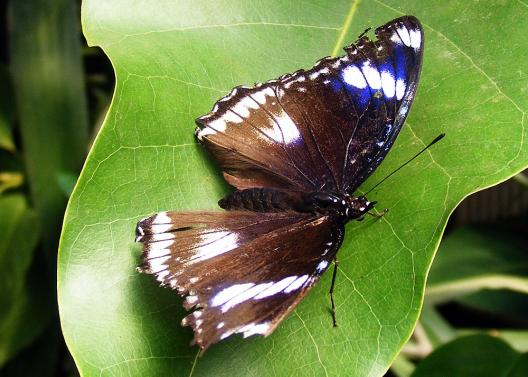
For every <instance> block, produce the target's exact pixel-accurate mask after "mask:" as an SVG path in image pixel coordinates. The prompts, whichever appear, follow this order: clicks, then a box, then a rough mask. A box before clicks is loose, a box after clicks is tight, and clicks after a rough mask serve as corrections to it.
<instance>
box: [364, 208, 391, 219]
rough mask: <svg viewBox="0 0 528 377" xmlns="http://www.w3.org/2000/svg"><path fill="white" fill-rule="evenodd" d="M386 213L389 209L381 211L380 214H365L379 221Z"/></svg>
mask: <svg viewBox="0 0 528 377" xmlns="http://www.w3.org/2000/svg"><path fill="white" fill-rule="evenodd" d="M387 212H389V209H388V208H385V209H384V210H383V212H381V213H372V212H367V213H368V214H369V215H370V216H372V217H376V218H378V219H381V218H382V217H383V216H385V214H386V213H387Z"/></svg>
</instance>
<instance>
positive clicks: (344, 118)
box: [136, 16, 423, 349]
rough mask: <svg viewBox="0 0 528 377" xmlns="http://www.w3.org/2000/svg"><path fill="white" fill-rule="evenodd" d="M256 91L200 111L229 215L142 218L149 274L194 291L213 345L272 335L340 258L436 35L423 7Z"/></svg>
mask: <svg viewBox="0 0 528 377" xmlns="http://www.w3.org/2000/svg"><path fill="white" fill-rule="evenodd" d="M375 33H376V36H377V40H376V41H371V40H369V38H368V37H367V36H360V38H359V39H358V41H357V42H356V43H354V44H352V45H350V46H348V47H346V48H345V51H346V55H345V56H343V57H340V58H330V57H327V58H324V59H321V60H319V61H318V62H317V63H316V64H315V65H314V67H313V68H311V69H310V70H307V71H305V70H299V71H297V72H295V73H293V74H287V75H284V76H282V77H280V78H279V79H277V80H271V81H268V82H266V83H264V84H258V85H256V86H255V87H253V88H248V87H236V88H234V89H233V90H232V91H231V93H230V94H229V95H228V96H226V97H224V98H222V99H220V100H219V101H218V102H217V103H216V104H215V106H214V108H213V110H212V111H211V112H210V113H209V114H207V115H205V116H203V117H201V118H198V119H197V120H196V123H197V124H198V128H197V129H196V136H197V138H198V140H199V141H200V142H201V143H202V144H203V145H204V146H205V147H206V148H207V149H208V150H209V151H210V152H211V153H212V154H213V156H214V157H215V158H216V160H217V161H218V163H219V165H220V167H221V168H222V170H223V173H224V177H225V179H226V180H227V182H228V183H230V184H231V185H232V186H234V187H236V189H237V191H235V192H234V193H232V194H230V195H228V196H227V197H225V198H223V199H222V200H220V202H219V205H220V207H222V208H223V209H225V210H226V211H221V212H162V213H159V214H156V215H153V216H151V217H149V218H146V219H144V220H141V221H140V222H139V223H138V225H137V230H136V232H137V241H139V242H142V243H143V247H144V251H143V254H142V265H141V268H140V269H141V271H143V272H146V273H149V274H153V275H154V276H155V277H156V278H157V280H158V281H159V282H160V283H161V284H162V285H168V286H170V287H172V288H173V289H175V290H177V292H178V293H179V294H180V295H181V296H184V297H185V302H184V306H185V308H186V309H188V310H193V312H192V313H191V314H189V315H188V316H187V317H185V318H184V319H183V321H182V324H183V325H189V326H191V327H192V328H193V330H194V335H195V336H194V343H195V344H197V345H198V346H200V347H201V348H202V349H206V348H207V347H209V346H210V345H211V344H213V343H215V342H218V341H219V340H221V339H224V338H226V337H228V336H230V335H232V334H236V333H240V334H243V336H244V337H247V336H250V335H254V334H261V335H269V334H271V333H272V332H273V330H274V329H275V328H276V327H277V326H278V325H279V323H280V322H281V321H282V320H283V319H284V318H285V317H286V316H287V315H288V314H289V313H290V312H291V311H292V309H293V308H295V306H296V305H297V304H298V303H299V301H301V300H302V298H303V297H304V296H305V295H306V294H307V293H308V291H309V290H310V288H311V287H312V286H313V285H314V284H315V283H316V282H317V280H318V279H319V277H320V276H321V274H322V273H323V272H324V271H326V269H327V268H328V266H329V265H330V263H331V262H332V260H333V259H334V258H335V257H336V253H337V250H338V249H339V247H340V245H341V242H342V240H343V235H344V224H345V223H346V222H348V221H349V220H352V219H361V218H362V217H363V216H364V215H365V214H366V213H367V212H368V211H369V210H371V209H372V208H373V206H374V202H369V201H368V200H367V198H365V197H364V196H354V192H355V191H356V189H357V188H358V187H359V185H360V184H361V183H362V182H364V181H365V179H366V178H367V177H368V176H369V175H371V174H372V172H373V171H374V170H375V169H376V167H377V166H378V165H379V164H380V163H381V161H382V160H383V158H384V157H385V156H386V154H387V153H388V151H389V149H390V147H391V146H392V144H393V143H394V140H395V139H396V136H397V135H398V133H399V131H400V129H401V127H402V125H403V123H404V121H405V118H406V116H407V114H408V112H409V108H410V106H411V103H412V101H413V99H414V95H415V93H416V87H417V84H418V78H419V75H420V69H421V62H422V53H423V30H422V27H421V25H420V23H419V22H418V20H417V19H416V18H414V17H411V16H406V17H401V18H398V19H395V20H392V21H390V22H389V23H387V24H385V25H383V26H381V27H379V28H378V29H376V31H375Z"/></svg>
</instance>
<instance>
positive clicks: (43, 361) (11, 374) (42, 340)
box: [0, 323, 74, 377]
mask: <svg viewBox="0 0 528 377" xmlns="http://www.w3.org/2000/svg"><path fill="white" fill-rule="evenodd" d="M59 336H60V331H59V329H58V324H57V323H55V324H54V325H53V326H49V327H48V328H47V329H46V331H43V332H42V334H41V335H40V337H39V338H38V339H36V340H35V341H34V342H33V343H32V344H31V346H30V347H28V348H26V349H24V350H23V351H21V352H20V353H19V354H17V356H16V357H14V358H13V359H11V360H9V362H8V363H7V364H6V365H4V366H3V367H2V369H1V370H0V376H1V377H27V376H35V375H38V377H53V376H57V361H58V353H59V349H60V347H59V346H60V345H61V341H60V338H59ZM60 376H66V375H64V374H60ZM71 377H74V376H71Z"/></svg>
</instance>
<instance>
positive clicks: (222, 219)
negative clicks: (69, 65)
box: [137, 211, 343, 349]
mask: <svg viewBox="0 0 528 377" xmlns="http://www.w3.org/2000/svg"><path fill="white" fill-rule="evenodd" d="M338 224H339V223H338V222H335V221H334V219H333V218H331V217H330V216H314V215H309V214H301V213H296V212H282V213H254V212H249V211H229V212H206V213H189V212H187V213H185V212H184V213H177V212H164V213H161V214H158V215H154V216H152V217H150V218H147V219H145V220H142V221H141V222H140V223H139V224H138V228H137V234H138V241H140V242H143V245H144V251H143V254H142V260H143V264H142V267H141V269H142V271H143V272H147V273H151V274H153V275H155V276H156V278H157V279H158V281H160V283H162V284H164V285H169V286H170V287H172V288H173V289H176V290H177V291H178V293H179V294H180V295H181V296H184V297H185V302H184V306H185V307H186V309H188V310H190V309H194V311H193V312H192V313H191V314H189V315H188V316H187V317H185V318H184V319H183V321H182V324H183V325H189V326H191V327H192V328H193V330H194V341H193V343H195V344H197V345H198V346H200V347H201V348H202V349H206V348H208V347H209V346H210V345H211V344H213V343H216V342H218V341H219V340H221V339H224V338H226V337H228V336H230V335H232V334H236V333H240V334H243V336H244V337H247V336H250V335H254V334H261V335H269V334H270V333H271V332H272V331H273V330H274V329H275V328H276V327H277V325H278V324H279V323H280V322H281V321H282V319H284V318H285V316H286V315H287V314H288V313H289V312H290V311H291V310H292V309H293V308H294V307H295V306H296V305H297V303H298V302H299V301H300V300H301V299H302V298H303V297H304V296H305V295H306V293H307V292H308V290H309V289H310V288H311V287H312V286H313V285H314V284H315V282H316V281H317V280H318V278H319V276H320V275H321V274H322V273H323V272H324V271H325V270H326V269H327V267H328V265H329V264H330V262H331V260H332V259H333V257H334V256H335V254H336V252H337V250H338V248H339V246H340V245H341V241H342V237H343V228H342V226H341V225H338Z"/></svg>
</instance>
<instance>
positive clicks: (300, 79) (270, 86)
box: [196, 16, 423, 193]
mask: <svg viewBox="0 0 528 377" xmlns="http://www.w3.org/2000/svg"><path fill="white" fill-rule="evenodd" d="M375 33H376V36H377V40H376V41H370V40H369V39H368V37H366V36H364V37H361V38H360V39H359V40H358V41H357V42H356V43H355V44H352V45H351V46H349V47H347V48H346V49H345V51H346V52H347V54H346V55H345V56H343V57H341V58H325V59H322V60H320V61H319V62H317V63H316V64H315V66H314V67H313V68H312V69H310V70H307V71H304V70H300V71H297V72H295V73H293V74H288V75H284V76H282V77H281V78H279V79H278V80H271V81H268V82H267V83H265V84H258V85H256V86H255V87H254V88H246V87H237V88H235V89H233V91H232V92H231V93H230V94H229V95H228V96H226V97H224V98H222V99H221V100H219V101H218V102H217V103H216V105H215V106H214V108H213V110H212V111H211V112H210V113H209V114H207V115H205V116H203V117H201V118H198V119H197V124H198V128H197V130H196V135H197V137H198V139H199V140H200V141H201V142H202V143H203V144H204V145H205V146H206V147H207V148H208V149H209V150H210V151H211V152H212V153H213V155H214V156H215V157H216V159H217V160H218V161H219V163H220V165H221V167H222V169H223V171H224V176H225V178H226V180H227V181H228V182H229V183H230V184H232V185H233V186H235V187H237V188H238V189H246V188H250V187H273V188H282V189H296V190H299V189H300V190H303V191H313V190H321V189H324V190H325V191H333V192H349V193H351V192H353V191H355V189H356V188H357V187H358V186H359V185H360V184H361V183H362V182H363V181H364V180H365V179H366V178H367V177H368V176H369V175H370V174H371V173H372V172H373V171H374V170H375V169H376V167H377V166H378V165H379V164H380V163H381V161H382V160H383V158H384V157H385V155H386V154H387V153H388V151H389V149H390V147H391V146H392V144H393V143H394V140H395V139H396V136H397V135H398V133H399V131H400V129H401V127H402V125H403V123H404V121H405V118H406V117H407V114H408V112H409V108H410V105H411V103H412V101H413V99H414V95H415V93H416V87H417V83H418V79H419V75H420V69H421V63H422V53H423V30H422V27H421V25H420V23H419V22H418V20H417V19H416V18H414V17H410V16H406V17H401V18H398V19H395V20H393V21H391V22H389V23H387V24H386V25H384V26H381V27H379V28H378V29H376V31H375Z"/></svg>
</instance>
